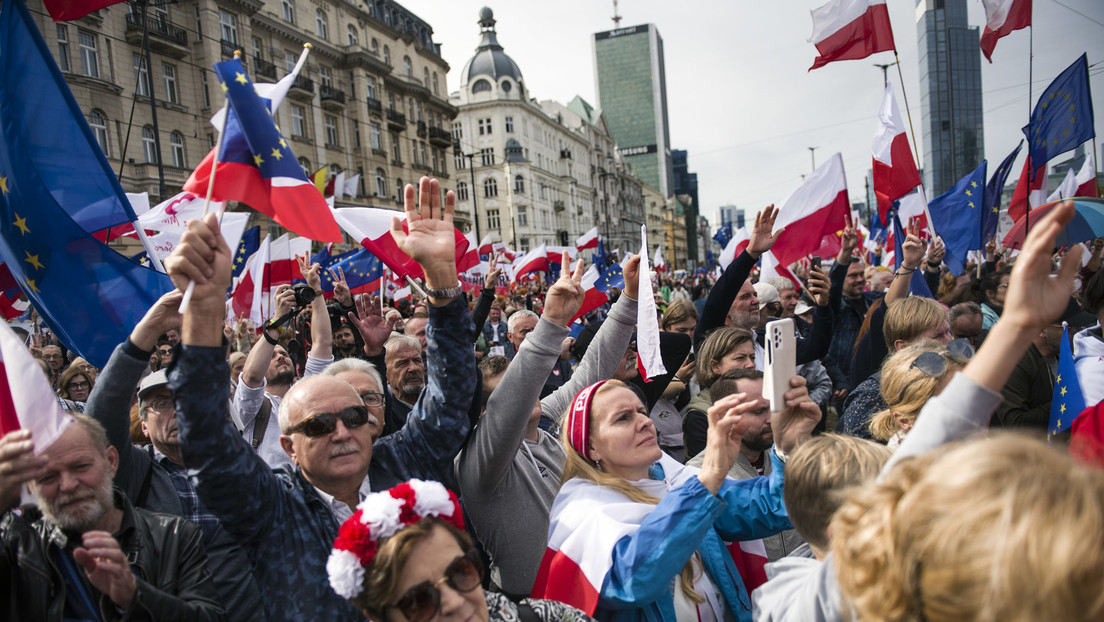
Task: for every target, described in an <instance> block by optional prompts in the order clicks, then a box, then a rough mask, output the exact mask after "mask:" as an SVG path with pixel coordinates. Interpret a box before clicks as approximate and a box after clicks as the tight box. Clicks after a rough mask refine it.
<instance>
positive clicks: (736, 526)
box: [0, 178, 1104, 622]
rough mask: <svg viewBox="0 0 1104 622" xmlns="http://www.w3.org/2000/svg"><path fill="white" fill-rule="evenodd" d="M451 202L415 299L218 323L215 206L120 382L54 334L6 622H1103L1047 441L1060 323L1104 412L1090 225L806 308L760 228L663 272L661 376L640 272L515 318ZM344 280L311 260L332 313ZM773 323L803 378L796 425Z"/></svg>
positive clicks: (1037, 235)
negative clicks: (467, 280)
mask: <svg viewBox="0 0 1104 622" xmlns="http://www.w3.org/2000/svg"><path fill="white" fill-rule="evenodd" d="M441 196H442V194H441V192H440V188H439V186H438V183H437V182H436V181H435V180H429V179H426V178H423V179H422V180H421V182H420V184H419V188H417V189H416V188H414V187H413V186H407V188H406V191H405V196H404V205H405V212H406V217H407V225H408V227H407V230H405V231H404V229H403V228H402V227H400V226H398V223H397V221H396V225H395V226H394V227H393V230H392V235H393V236H394V238H395V240H396V243H397V244H398V246H399V248H400V249H401V250H402V251H403V252H405V253H406V254H407V255H409V256H410V257H411V258H412V259H413V260H414V261H416V262H417V263H418V264H419V266H420V267H421V269H422V271H423V273H424V289H425V294H426V295H425V297H424V299H421V300H418V301H416V302H410V301H391V300H385V301H382V303H381V301H380V300H379V299H378V298H376V297H371V296H368V295H363V296H354V295H352V294H351V293H350V291H349V288H348V286H347V284H346V283H345V280H344V278H343V275H341V274H335V275H333V276H334V279H333V282H334V296H333V299H332V301H329V302H328V301H327V300H326V299H325V298H324V297H323V296H322V295H316V296H314V297H313V298H311V297H309V296H308V297H307V299H304V297H303V296H302V293H301V292H302V289H303V288H302V286H300V287H298V288H293V287H290V286H281V287H280V288H278V289H277V290H276V292H275V295H274V314H273V316H274V317H276V318H282V319H283V320H284V321H283V322H279V321H269V322H266V323H265V324H264V325H262V326H260V327H254V326H253V325H252V324H251V323H249V322H248V321H244V320H239V319H235V318H227V315H226V313H227V306H226V304H225V300H226V291H227V287H228V285H229V283H230V275H231V262H232V259H233V254H232V252H231V249H229V248H228V247H227V245H226V242H225V240H224V239H223V237H222V236H221V234H220V231H219V226H218V221H217V218H216V217H215V216H214V215H209V216H207V217H205V218H204V219H203V220H195V221H192V222H190V223H189V225H188V230H187V232H186V233H185V234H184V236H183V238H182V239H181V241H180V243H179V245H178V246H177V247H176V249H175V250H174V251H173V253H172V255H171V256H170V257H169V258H168V260H167V261H166V262H165V266H166V269H167V271H168V273H169V275H170V276H171V277H172V279H173V282H174V284H175V285H176V286H177V288H178V289H177V290H176V291H173V292H170V293H168V294H165V295H164V296H162V297H161V299H160V300H159V301H158V302H157V303H156V304H155V305H154V306H153V307H152V308H150V309H149V310H148V312H147V313H146V315H145V317H144V318H143V319H142V320H141V321H140V322H139V323H138V325H137V326H135V327H134V329H133V331H132V332H131V334H130V336H129V338H128V339H127V340H126V341H125V342H123V343H121V344H119V346H118V347H117V348H116V349H115V351H114V353H113V354H112V356H111V358H110V360H109V361H108V362H107V364H106V365H105V366H104V368H103V369H102V370H98V369H96V368H94V367H93V366H92V365H90V364H89V363H88V362H86V361H84V360H83V359H80V358H72V359H71V360H70V357H68V356H67V353H66V351H65V349H64V347H62V346H61V345H60V344H57V343H55V342H53V341H52V340H51V339H50V338H49V337H48V336H45V335H37V334H36V335H33V336H32V338H31V339H30V341H29V343H28V345H29V348H30V350H31V352H32V354H33V355H34V356H35V358H36V359H37V360H38V361H39V363H40V364H41V366H42V371H43V374H44V375H43V383H42V387H43V388H42V390H43V391H46V390H48V389H47V388H46V387H47V386H49V387H50V389H49V390H53V391H54V392H55V393H56V403H57V410H58V413H59V414H63V415H64V416H66V417H71V418H72V424H70V425H68V426H67V427H65V428H64V431H63V432H62V433H61V434H60V435H59V436H58V438H57V439H55V440H53V442H52V443H50V444H48V445H41V446H40V442H44V439H38V438H34V437H32V435H31V434H30V433H29V432H27V431H26V430H19V431H14V432H10V433H8V434H7V435H5V436H3V437H2V438H0V506H2V509H3V514H2V518H0V577H2V579H0V585H2V586H3V588H2V589H3V593H4V595H5V598H4V601H5V604H4V605H0V607H3V610H5V611H7V612H8V613H7V617H6V619H11V620H57V621H63V620H66V621H67V620H105V621H106V620H178V619H179V620H233V621H237V620H250V621H258V622H260V621H266V620H267V621H269V622H278V621H282V620H289V621H291V620H295V621H298V620H323V619H325V620H360V619H364V618H368V619H372V620H378V621H384V620H386V621H402V620H405V621H408V622H428V621H430V620H502V621H514V620H523V621H529V620H556V621H561V620H562V621H574V620H589V619H598V620H649V621H651V620H677V621H698V620H716V621H722V620H753V619H754V620H772V621H780V620H795V621H796V620H868V621H874V620H901V621H905V620H916V621H920V620H926V621H931V622H937V621H944V620H945V621H950V620H977V621H983V620H984V621H991V620H1024V621H1027V620H1040V619H1054V620H1086V621H1088V620H1099V619H1101V618H1104V590H1101V589H1100V588H1101V581H1102V578H1104V532H1101V530H1100V529H1099V526H1100V525H1101V524H1104V471H1101V470H1100V469H1101V467H1102V466H1104V461H1101V460H1100V456H1102V455H1104V452H1101V451H1100V449H1101V448H1100V447H1095V448H1093V447H1088V448H1087V449H1086V448H1081V450H1080V451H1077V452H1067V451H1066V448H1067V446H1068V445H1069V439H1070V434H1069V433H1068V432H1067V433H1064V434H1058V435H1050V438H1049V446H1048V442H1047V440H1046V439H1047V433H1048V432H1049V430H1048V422H1049V413H1050V411H1051V402H1052V400H1053V399H1055V397H1056V396H1055V393H1056V391H1057V390H1056V388H1055V387H1056V384H1057V383H1060V379H1059V378H1058V375H1059V372H1058V370H1057V357H1058V354H1059V350H1060V346H1061V339H1062V334H1063V330H1062V324H1063V322H1064V323H1066V324H1068V326H1069V329H1070V330H1069V334H1071V335H1076V336H1075V337H1074V353H1075V356H1076V358H1077V363H1076V364H1077V370H1078V376H1079V377H1080V378H1081V386H1082V387H1083V390H1084V395H1085V398H1086V405H1087V406H1088V409H1087V410H1086V411H1085V413H1084V414H1083V415H1082V417H1084V418H1085V419H1086V420H1092V421H1095V422H1099V421H1100V416H1101V408H1102V406H1101V405H1100V400H1101V398H1102V397H1104V394H1102V393H1101V391H1102V390H1101V388H1100V387H1101V386H1104V384H1102V383H1100V382H1099V380H1100V379H1101V378H1102V377H1104V358H1102V355H1104V336H1102V334H1101V327H1100V325H1101V320H1102V319H1104V271H1102V270H1100V264H1101V250H1102V247H1104V240H1097V241H1096V242H1095V243H1094V244H1092V246H1091V249H1090V251H1089V253H1088V254H1087V255H1086V256H1085V257H1082V250H1083V249H1082V248H1080V246H1079V245H1077V246H1074V247H1072V248H1070V249H1058V248H1056V247H1055V240H1056V239H1057V237H1058V235H1059V233H1060V231H1061V230H1062V228H1063V227H1064V226H1065V225H1066V224H1067V223H1068V222H1069V220H1070V219H1071V218H1072V215H1073V209H1072V205H1069V204H1066V205H1063V206H1060V207H1058V208H1057V209H1055V210H1053V212H1052V213H1051V215H1049V216H1048V217H1046V218H1043V219H1041V220H1040V222H1038V223H1033V224H1032V228H1031V231H1030V234H1029V235H1028V236H1027V239H1026V241H1025V242H1024V243H1023V245H1022V248H1021V249H1019V252H1018V253H1016V254H1013V253H1010V252H1008V251H1007V250H1005V249H1001V248H999V246H998V245H997V244H996V242H995V241H991V242H990V244H989V246H987V248H986V251H985V257H984V258H983V259H984V261H983V262H982V263H981V264H980V265H970V266H968V270H967V272H966V273H964V274H963V275H961V276H955V275H953V274H951V273H950V272H949V271H948V270H947V268H946V267H945V265H944V264H943V261H942V259H943V249H942V246H941V245H940V244H939V242H938V241H936V242H931V241H929V240H926V239H925V238H924V236H922V235H921V232H920V230H919V229H918V228H917V227H915V226H913V227H911V228H910V229H909V231H908V232H907V236H906V239H904V240H902V243H901V244H900V245H899V248H898V252H899V253H900V255H901V257H900V259H901V261H900V267H899V268H898V269H896V270H891V269H888V268H886V267H882V266H876V265H867V263H866V262H864V260H863V258H861V257H860V256H858V255H856V252H855V251H856V247H857V246H858V236H857V234H856V232H855V231H854V230H852V229H851V228H848V229H846V230H844V231H843V232H842V234H841V237H840V244H841V249H840V251H839V254H838V256H836V257H835V259H834V261H829V262H828V263H829V264H830V265H829V266H827V267H825V268H822V267H821V266H820V263H819V262H810V263H809V265H808V267H807V268H806V269H805V270H800V269H798V270H797V278H796V282H795V281H793V280H790V279H788V278H780V277H775V278H763V279H760V278H759V274H758V268H757V267H756V266H757V263H758V260H759V257H760V256H761V255H762V254H763V253H765V252H767V251H769V250H770V249H771V247H772V245H773V244H774V242H775V240H776V239H777V235H778V233H777V232H776V231H774V222H775V218H776V216H777V210H775V209H774V208H773V206H772V207H768V208H766V209H764V210H763V211H761V212H760V213H759V214H757V216H756V220H755V223H754V226H753V228H752V230H751V235H750V240H749V242H748V244H747V247H746V249H745V250H744V251H743V252H742V253H741V254H740V255H738V256H737V257H736V258H735V259H734V260H733V261H732V263H731V264H729V266H728V267H727V268H726V269H725V270H724V271H723V273H721V274H720V275H719V276H717V277H716V278H715V279H713V278H710V277H709V276H708V275H693V274H690V275H684V274H681V273H680V274H679V275H678V276H677V277H676V276H675V275H671V274H667V273H660V274H659V275H658V276H656V275H653V276H655V278H656V281H655V284H654V292H655V293H654V295H655V303H656V308H657V310H658V318H657V320H658V324H659V327H660V333H659V344H660V353H661V355H662V359H663V363H664V367H665V368H666V370H667V371H666V372H665V373H663V374H661V375H658V376H656V377H652V378H648V379H647V381H645V380H644V379H643V378H642V377H641V375H640V373H639V372H638V366H637V352H636V340H637V331H638V330H640V331H644V330H648V328H647V326H645V325H644V324H643V323H642V324H641V325H640V326H639V327H638V326H637V322H638V304H639V296H640V292H641V289H642V288H641V287H640V285H641V284H640V280H641V276H642V275H641V272H642V270H641V265H640V259H639V258H638V257H628V258H626V259H625V260H624V261H623V262H622V267H623V274H624V287H623V288H622V289H620V290H616V291H611V292H610V302H609V303H608V304H606V305H604V306H603V307H601V308H599V309H597V310H595V311H593V312H591V313H589V314H587V315H586V316H584V317H583V319H582V320H581V322H582V324H584V326H583V327H582V329H581V331H580V330H579V328H580V327H579V326H578V325H577V324H575V319H576V315H577V314H578V312H579V310H580V309H581V307H582V305H583V302H584V298H585V296H586V292H585V291H584V287H583V285H582V275H583V262H582V261H579V262H577V263H575V264H572V262H571V260H570V258H569V257H568V255H567V254H566V253H565V254H564V256H563V258H562V262H561V265H562V266H563V268H562V274H561V275H560V276H559V278H558V280H555V281H554V282H552V283H550V284H547V285H541V284H539V283H538V284H535V285H532V286H530V285H528V284H525V285H515V286H514V287H513V288H512V289H511V290H510V293H509V294H508V295H506V296H502V295H498V293H497V292H496V287H495V285H496V283H497V281H498V278H499V273H500V269H499V267H498V266H496V265H494V263H493V260H492V264H491V266H490V268H491V269H490V271H489V273H488V275H487V278H486V281H485V283H484V285H485V287H484V288H483V289H482V291H479V292H477V294H478V295H477V296H473V298H475V299H474V300H469V296H468V295H467V294H465V293H464V291H463V289H462V288H461V286H460V283H459V282H458V279H457V271H456V263H455V261H456V260H455V247H454V245H455V237H454V234H453V231H454V229H453V223H452V217H453V203H454V197H453V196H452V193H451V192H450V193H448V194H447V195H446V198H445V200H444V204H443V205H442V204H441ZM1083 259H1084V261H1083ZM321 270H322V268H321V267H320V266H319V265H317V264H314V265H311V264H310V263H309V261H307V260H305V259H303V260H300V272H301V274H302V276H303V281H304V282H305V286H306V287H307V288H310V289H313V290H315V292H316V293H318V294H320V293H321V279H322V275H321ZM917 271H922V274H923V277H924V279H925V280H926V281H927V284H928V285H929V288H930V290H931V291H932V292H936V293H937V294H936V298H934V299H933V298H926V297H922V296H917V295H912V294H910V291H911V285H912V283H913V280H914V278H913V277H914V273H915V272H917ZM189 283H194V284H195V285H194V287H195V289H194V292H193V295H192V298H191V300H190V304H189V305H188V307H187V310H186V311H185V312H184V313H183V314H181V313H180V312H179V307H180V303H181V299H182V292H183V291H184V289H185V288H187V286H188V284H189ZM651 290H652V288H648V290H645V291H651ZM649 315H650V312H649ZM778 318H793V321H794V326H795V341H796V360H797V368H796V370H795V372H796V373H795V375H794V376H793V377H792V378H791V379H790V382H789V387H790V388H789V390H788V391H787V392H786V393H785V394H784V396H783V400H782V402H783V406H782V408H781V410H779V411H777V412H772V409H771V407H770V402H769V401H768V400H766V399H764V397H763V395H764V374H763V370H764V361H765V350H764V334H765V328H766V324H767V322H768V321H770V320H773V319H778ZM573 327H574V330H573ZM651 330H653V331H654V325H652V329H651ZM51 403H52V402H51ZM1076 414H1077V413H1070V416H1071V418H1072V417H1073V416H1075V415H1076ZM1095 425H1097V426H1098V427H1099V426H1100V424H1099V423H1095ZM1070 453H1076V456H1074V457H1073V458H1071V457H1070V455H1069V454H1070Z"/></svg>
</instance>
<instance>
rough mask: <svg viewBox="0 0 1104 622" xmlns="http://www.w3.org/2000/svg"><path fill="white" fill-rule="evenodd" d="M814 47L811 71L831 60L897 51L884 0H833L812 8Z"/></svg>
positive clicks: (854, 58) (810, 38)
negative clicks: (817, 53)
mask: <svg viewBox="0 0 1104 622" xmlns="http://www.w3.org/2000/svg"><path fill="white" fill-rule="evenodd" d="M812 14H813V35H812V36H811V37H809V41H811V42H812V43H813V45H815V46H816V49H817V51H818V52H820V56H817V57H816V60H815V61H814V62H813V66H812V67H810V68H809V71H812V70H814V69H816V68H818V67H823V66H825V65H827V64H828V63H830V62H832V61H837V60H856V59H860V58H866V57H867V56H870V55H871V54H875V53H877V52H887V51H890V50H896V49H897V48H896V47H895V46H894V44H893V28H891V27H890V25H889V10H888V9H887V8H886V3H885V0H832V1H831V2H829V3H828V4H825V5H824V6H821V7H819V8H816V9H813V10H812Z"/></svg>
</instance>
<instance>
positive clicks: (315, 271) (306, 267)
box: [295, 256, 322, 292]
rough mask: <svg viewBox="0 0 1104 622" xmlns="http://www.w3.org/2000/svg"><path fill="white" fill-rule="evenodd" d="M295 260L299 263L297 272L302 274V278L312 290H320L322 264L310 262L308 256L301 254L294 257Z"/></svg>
mask: <svg viewBox="0 0 1104 622" xmlns="http://www.w3.org/2000/svg"><path fill="white" fill-rule="evenodd" d="M295 261H296V262H298V263H299V274H302V275H303V280H304V281H306V282H307V285H308V286H310V288H311V289H313V290H314V291H316V292H317V291H321V290H322V266H320V265H319V264H312V263H311V262H310V257H307V256H302V257H296V258H295Z"/></svg>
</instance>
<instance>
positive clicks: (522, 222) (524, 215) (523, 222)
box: [517, 205, 529, 227]
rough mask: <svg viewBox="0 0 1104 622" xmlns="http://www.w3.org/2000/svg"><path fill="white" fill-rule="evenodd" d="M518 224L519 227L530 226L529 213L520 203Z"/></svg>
mask: <svg viewBox="0 0 1104 622" xmlns="http://www.w3.org/2000/svg"><path fill="white" fill-rule="evenodd" d="M517 224H518V226H519V227H527V226H529V214H528V212H527V211H526V209H525V206H524V205H519V206H518V208H517Z"/></svg>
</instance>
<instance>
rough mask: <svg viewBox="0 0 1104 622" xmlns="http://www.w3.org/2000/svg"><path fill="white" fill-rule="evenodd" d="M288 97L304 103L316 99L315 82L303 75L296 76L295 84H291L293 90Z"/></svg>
mask: <svg viewBox="0 0 1104 622" xmlns="http://www.w3.org/2000/svg"><path fill="white" fill-rule="evenodd" d="M288 97H293V98H295V99H299V100H303V101H310V100H311V99H314V80H311V79H310V78H308V77H306V76H304V75H302V74H299V75H298V76H295V82H292V83H291V90H289V91H288Z"/></svg>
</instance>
